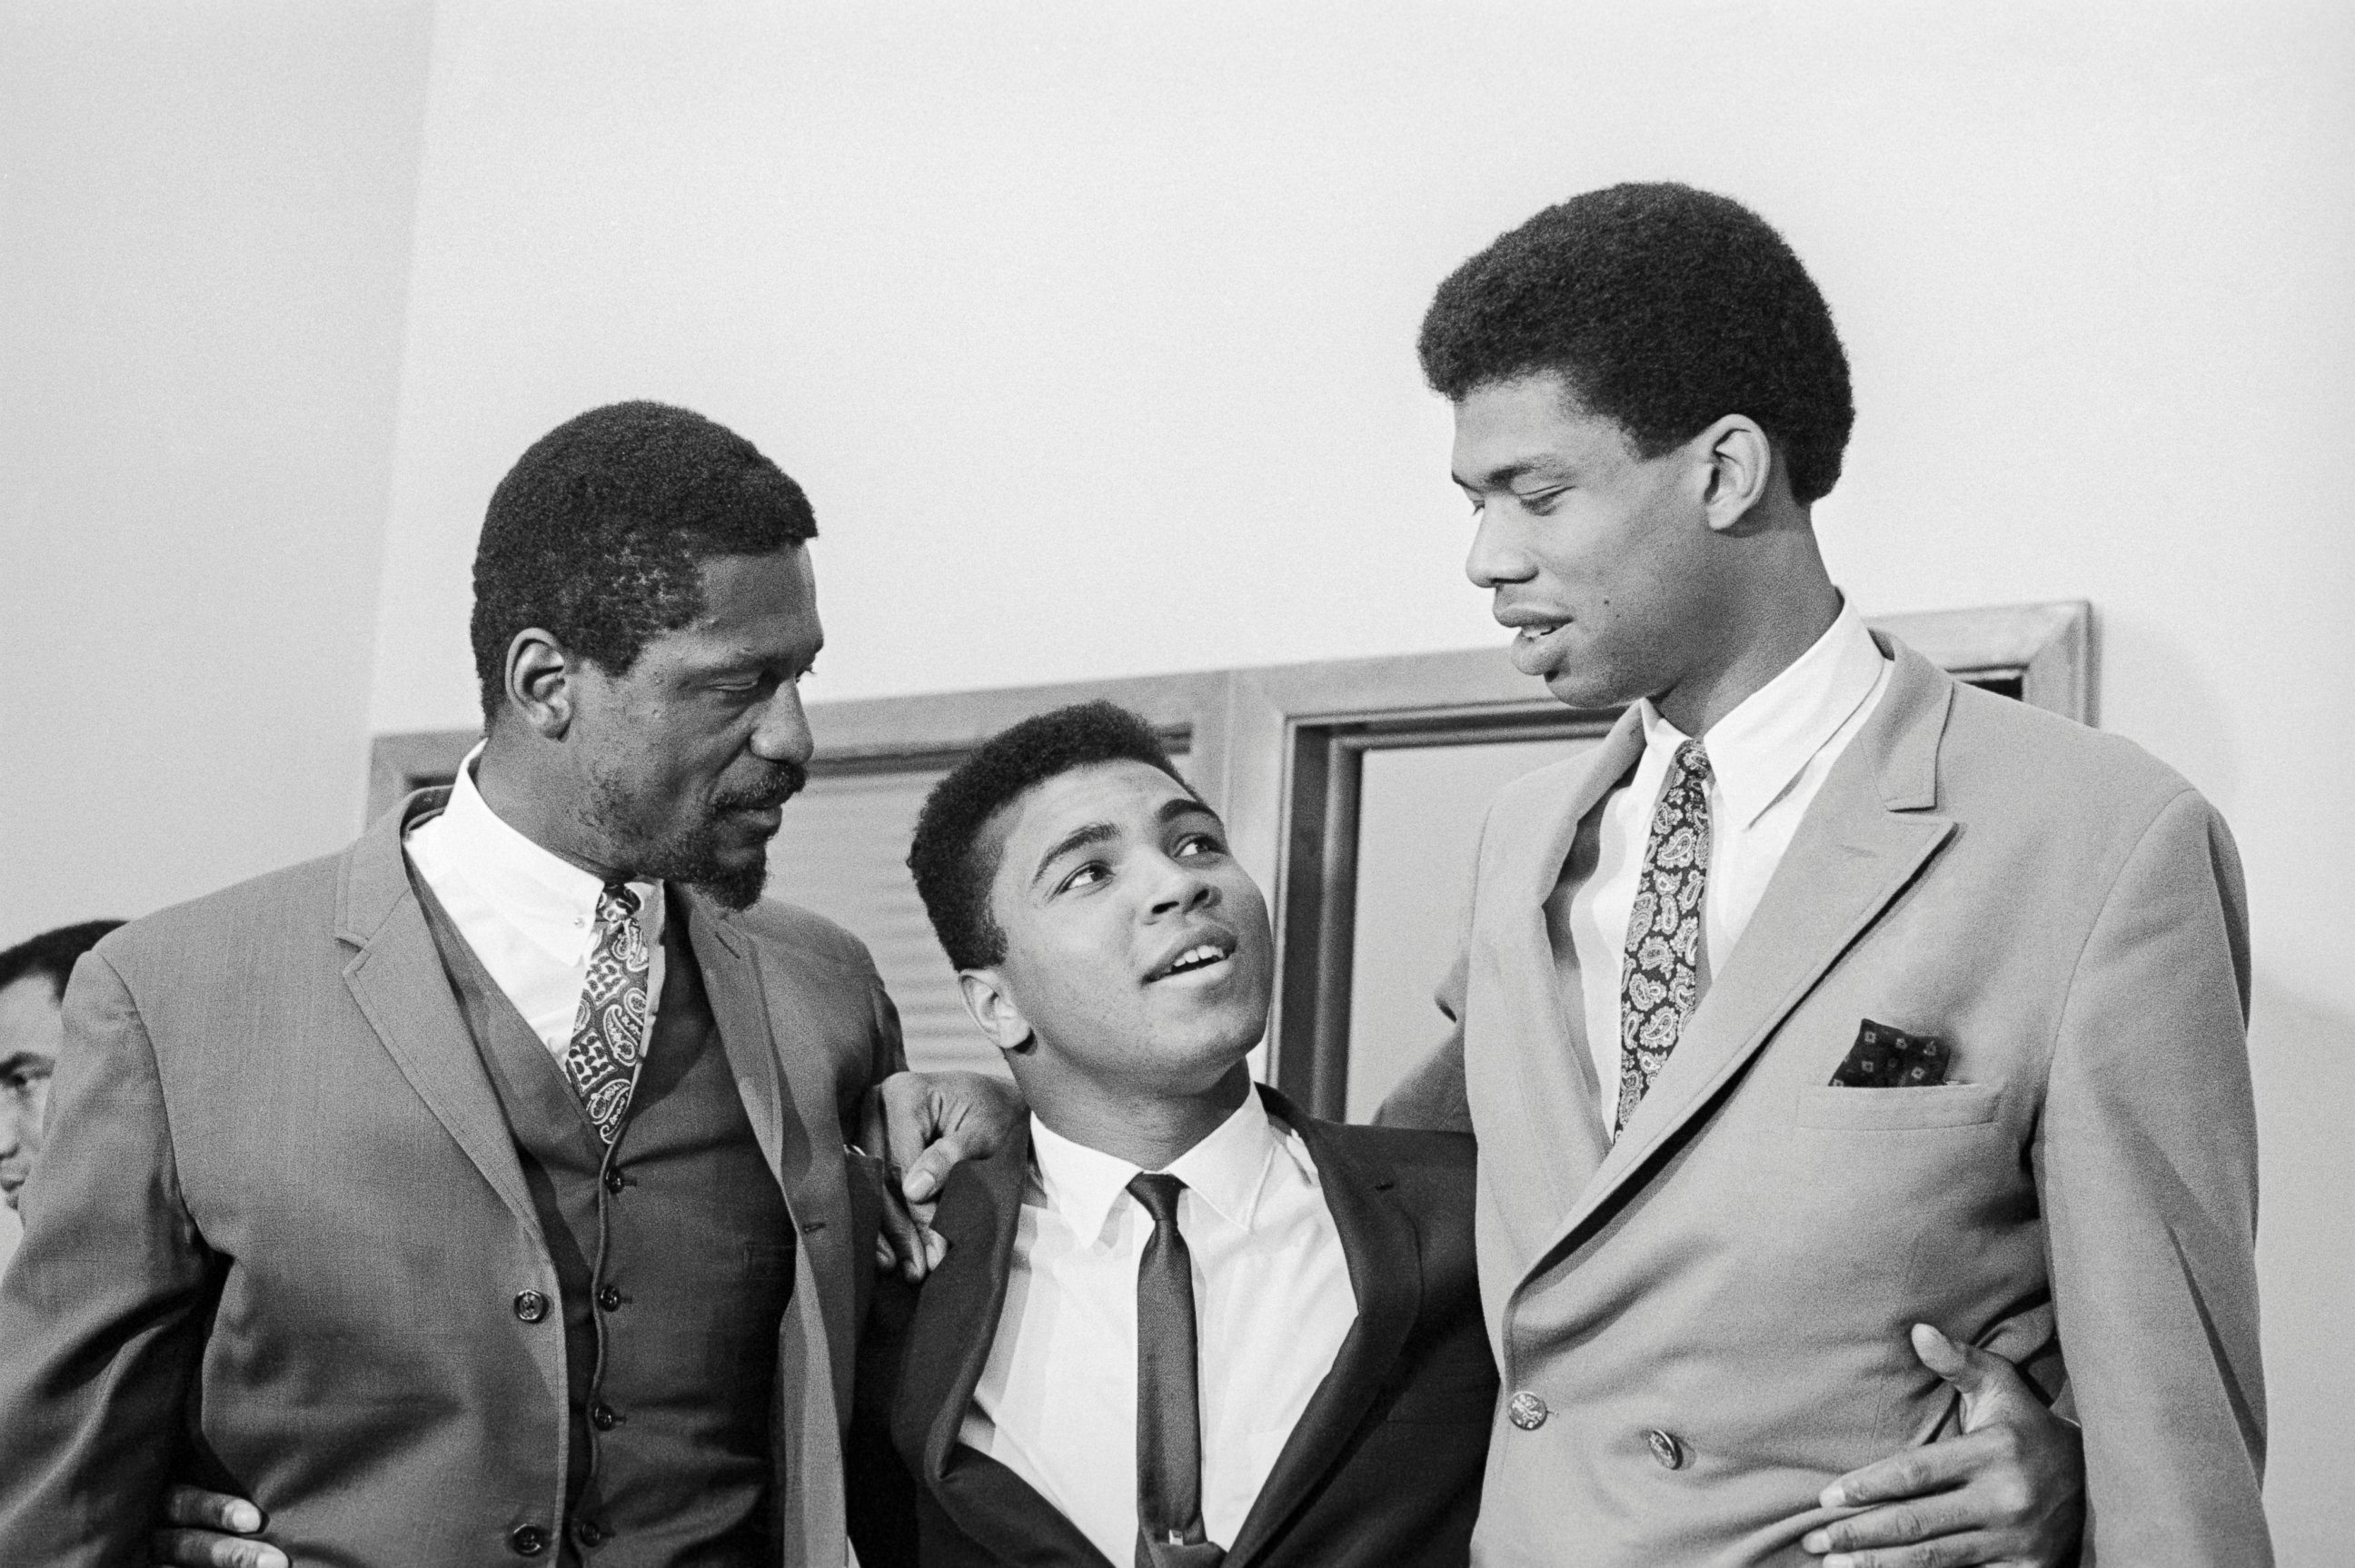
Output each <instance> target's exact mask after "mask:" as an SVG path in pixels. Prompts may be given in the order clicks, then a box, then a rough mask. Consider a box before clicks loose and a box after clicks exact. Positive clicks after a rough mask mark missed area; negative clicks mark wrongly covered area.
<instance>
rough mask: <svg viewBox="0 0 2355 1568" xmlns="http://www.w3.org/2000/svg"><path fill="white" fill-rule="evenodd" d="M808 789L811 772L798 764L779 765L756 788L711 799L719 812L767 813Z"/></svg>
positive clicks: (744, 786)
mask: <svg viewBox="0 0 2355 1568" xmlns="http://www.w3.org/2000/svg"><path fill="white" fill-rule="evenodd" d="M808 787H809V770H808V769H807V768H805V767H804V766H802V765H801V764H800V763H773V764H772V765H771V768H770V771H769V773H767V775H766V776H765V777H763V778H762V780H761V781H760V782H758V783H757V784H737V785H735V786H733V787H732V788H729V789H724V790H722V791H720V792H719V794H718V795H713V796H712V797H711V804H712V806H713V808H714V809H715V810H719V811H766V810H769V809H770V808H772V807H774V806H780V805H784V804H785V802H787V801H789V800H791V799H793V798H794V796H795V795H799V794H801V793H802V791H803V790H805V789H806V788H808Z"/></svg>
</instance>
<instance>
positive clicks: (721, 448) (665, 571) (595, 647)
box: [472, 402, 817, 720]
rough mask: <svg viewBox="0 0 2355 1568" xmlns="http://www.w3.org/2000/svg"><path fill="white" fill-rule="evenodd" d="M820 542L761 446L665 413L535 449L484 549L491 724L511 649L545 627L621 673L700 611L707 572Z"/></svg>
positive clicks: (683, 414)
mask: <svg viewBox="0 0 2355 1568" xmlns="http://www.w3.org/2000/svg"><path fill="white" fill-rule="evenodd" d="M816 537H817V517H816V516H815V514H814V513H813V512H812V511H811V510H810V504H809V497H807V496H805V495H803V494H802V487H801V486H800V485H796V484H794V482H793V480H792V479H791V478H789V477H788V476H787V475H785V473H784V471H783V470H782V469H780V468H779V467H778V466H777V465H776V464H773V463H772V462H770V461H769V460H768V459H767V458H766V457H763V456H762V455H761V452H760V449H759V448H758V447H755V446H754V445H753V444H752V443H751V442H749V441H747V440H745V439H744V438H743V437H742V436H741V435H738V434H737V433H736V432H733V431H731V430H729V429H728V428H727V427H725V426H724V425H719V424H715V423H714V422H712V421H710V420H708V419H705V418H704V417H703V416H702V415H701V414H698V413H693V412H690V411H687V410H686V409H679V408H673V407H671V406H670V405H668V404H666V403H652V402H630V403H613V404H609V405H608V406H606V407H604V408H602V409H591V410H590V411H588V412H587V413H585V414H581V415H579V416H578V417H576V418H573V419H569V420H567V421H564V422H563V423H562V424H560V425H558V426H557V427H556V428H555V429H554V430H552V431H549V432H548V433H547V434H546V435H544V436H541V437H540V438H539V439H538V441H536V442H534V443H531V446H530V448H529V450H527V451H526V452H525V453H524V454H523V456H521V457H520V458H518V459H517V460H516V465H515V466H514V467H513V468H510V469H509V470H507V475H506V478H504V479H502V480H500V481H499V487H498V488H497V489H496V491H494V492H492V495H491V505H490V509H489V511H488V512H487V513H486V514H485V517H484V518H483V537H482V542H481V543H480V544H479V545H478V546H477V547H476V549H475V551H474V622H473V626H472V633H473V639H474V675H475V677H476V679H477V680H479V681H480V682H481V684H482V691H483V715H484V718H485V720H494V719H496V716H497V714H498V711H499V709H500V708H501V706H502V704H503V699H504V696H505V692H506V657H507V646H508V645H509V644H510V643H512V642H513V641H514V640H515V636H516V634H517V633H518V632H521V631H523V630H525V629H526V628H527V627H532V626H538V627H540V628H542V629H544V630H546V631H547V632H549V634H550V635H553V636H554V637H555V638H556V639H557V641H559V643H561V644H562V645H564V647H565V649H566V650H567V651H568V652H570V653H572V654H574V655H577V656H580V657H581V658H585V659H587V660H589V661H590V662H591V663H592V664H594V665H596V666H597V667H599V668H600V669H602V670H604V671H606V672H607V673H608V674H612V675H626V674H628V673H629V670H630V667H631V666H633V665H634V664H635V663H637V659H638V655H639V654H640V653H642V652H643V651H645V645H646V644H647V643H649V642H651V641H653V640H654V639H655V638H656V637H659V636H661V635H664V634H666V633H668V632H675V631H677V630H678V629H679V628H680V627H681V626H684V625H686V624H688V623H689V622H691V621H693V620H694V619H695V618H696V617H697V616H698V615H700V614H701V613H703V590H702V583H701V581H700V578H699V576H698V573H699V571H700V569H701V563H702V562H703V561H705V560H709V559H710V558H711V557H714V556H724V555H770V554H773V553H774V552H776V551H778V550H780V549H787V548H789V547H791V546H794V545H798V544H801V543H803V542H804V541H805V540H808V539H815V538H816Z"/></svg>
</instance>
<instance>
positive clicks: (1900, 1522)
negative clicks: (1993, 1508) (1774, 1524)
mask: <svg viewBox="0 0 2355 1568" xmlns="http://www.w3.org/2000/svg"><path fill="white" fill-rule="evenodd" d="M1982 1522H1983V1520H1980V1519H1979V1517H1978V1510H1977V1509H1973V1508H1970V1507H1968V1506H1966V1504H1964V1503H1963V1502H1962V1501H1960V1500H1959V1499H1952V1498H1948V1497H1936V1498H1922V1499H1915V1500H1913V1501H1910V1502H1901V1503H1890V1504H1887V1505H1885V1506H1883V1507H1881V1508H1876V1509H1867V1510H1866V1511H1864V1512H1863V1513H1859V1514H1852V1515H1850V1516H1849V1518H1847V1519H1843V1520H1834V1521H1833V1522H1832V1523H1830V1524H1828V1525H1824V1526H1822V1527H1821V1528H1819V1529H1816V1530H1811V1531H1807V1533H1806V1536H1805V1537H1804V1538H1802V1539H1801V1541H1800V1542H1799V1544H1800V1545H1801V1546H1803V1547H1805V1548H1806V1549H1807V1550H1808V1551H1809V1552H1860V1551H1866V1550H1870V1549H1877V1548H1888V1547H1899V1546H1928V1545H1935V1544H1939V1543H1941V1542H1945V1541H1955V1540H1960V1539H1964V1538H1965V1537H1966V1536H1967V1535H1969V1534H1972V1533H1975V1527H1977V1525H1979V1524H1980V1523H1982Z"/></svg>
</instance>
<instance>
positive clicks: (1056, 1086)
mask: <svg viewBox="0 0 2355 1568" xmlns="http://www.w3.org/2000/svg"><path fill="white" fill-rule="evenodd" d="M1029 1065H1030V1064H1029V1063H1027V1062H1026V1063H1021V1064H1019V1065H1018V1067H1017V1070H1016V1072H1015V1078H1016V1080H1017V1082H1018V1083H1019V1084H1020V1086H1021V1089H1022V1093H1023V1096H1024V1098H1026V1099H1028V1101H1029V1102H1030V1109H1031V1111H1032V1112H1033V1113H1034V1114H1035V1115H1037V1116H1038V1118H1039V1120H1040V1121H1041V1122H1043V1123H1045V1124H1046V1125H1048V1126H1049V1127H1050V1128H1051V1129H1052V1130H1053V1131H1054V1132H1055V1133H1056V1135H1057V1136H1061V1137H1067V1138H1069V1139H1071V1141H1072V1142H1073V1143H1075V1144H1078V1145H1080V1146H1082V1147H1085V1148H1092V1149H1094V1150H1095V1151H1096V1152H1097V1153H1098V1154H1108V1155H1110V1156H1112V1157H1114V1159H1119V1160H1125V1161H1126V1162H1128V1163H1129V1164H1130V1165H1133V1166H1135V1167H1137V1168H1139V1169H1141V1170H1167V1169H1168V1168H1169V1167H1170V1166H1171V1165H1173V1164H1175V1163H1176V1162H1177V1160H1178V1158H1179V1157H1182V1156H1183V1155H1184V1154H1185V1153H1186V1152H1187V1151H1188V1149H1190V1148H1192V1147H1194V1146H1195V1145H1196V1144H1199V1143H1200V1142H1201V1141H1202V1140H1203V1139H1204V1138H1206V1137H1209V1136H1210V1135H1211V1134H1212V1133H1214V1132H1217V1131H1218V1130H1219V1128H1220V1125H1223V1124H1224V1123H1225V1121H1226V1119H1227V1118H1228V1117H1229V1116H1231V1115H1234V1114H1235V1110H1236V1107H1238V1106H1240V1105H1241V1104H1242V1103H1243V1100H1244V1098H1245V1097H1246V1096H1248V1095H1249V1094H1250V1093H1251V1070H1250V1069H1249V1068H1248V1067H1246V1066H1245V1065H1244V1064H1243V1063H1242V1062H1240V1061H1238V1062H1236V1063H1235V1064H1234V1065H1233V1066H1231V1067H1230V1068H1229V1069H1228V1070H1227V1071H1226V1072H1225V1073H1224V1074H1223V1075H1221V1076H1220V1078H1219V1079H1218V1081H1217V1082H1216V1083H1212V1084H1210V1085H1209V1087H1207V1088H1205V1089H1201V1090H1199V1091H1195V1092H1191V1093H1183V1092H1181V1093H1171V1092H1169V1091H1168V1090H1167V1089H1160V1088H1154V1089H1142V1090H1127V1091H1123V1090H1120V1089H1114V1090H1113V1091H1111V1092H1109V1093H1106V1092H1103V1091H1102V1090H1100V1089H1099V1088H1098V1086H1096V1085H1093V1084H1087V1083H1075V1082H1072V1081H1071V1079H1069V1078H1066V1077H1064V1075H1062V1074H1060V1073H1040V1072H1025V1071H1023V1068H1024V1067H1027V1066H1029ZM1041 1078H1054V1079H1060V1080H1061V1081H1060V1082H1055V1083H1039V1079H1041Z"/></svg>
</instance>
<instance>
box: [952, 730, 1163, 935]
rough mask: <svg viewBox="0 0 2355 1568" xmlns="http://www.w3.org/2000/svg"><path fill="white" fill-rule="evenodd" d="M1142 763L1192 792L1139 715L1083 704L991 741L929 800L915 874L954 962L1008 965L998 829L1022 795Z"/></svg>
mask: <svg viewBox="0 0 2355 1568" xmlns="http://www.w3.org/2000/svg"><path fill="white" fill-rule="evenodd" d="M1118 762H1132V763H1145V764H1146V766H1148V767H1155V768H1159V769H1160V770H1161V771H1162V772H1163V773H1167V774H1168V775H1169V776H1170V777H1171V778H1173V779H1176V780H1177V783H1178V784H1180V785H1183V786H1184V787H1185V789H1186V791H1187V793H1188V794H1189V795H1190V794H1192V793H1193V787H1194V786H1193V785H1191V784H1187V783H1186V779H1185V776H1184V775H1183V774H1181V773H1178V771H1177V763H1173V762H1171V761H1170V760H1169V752H1168V749H1167V747H1165V746H1163V745H1162V743H1161V738H1160V737H1159V736H1157V735H1156V734H1155V733H1154V732H1153V726H1152V725H1150V724H1148V723H1146V721H1145V720H1143V719H1142V718H1140V717H1138V716H1137V715H1136V714H1135V713H1132V712H1130V711H1129V710H1128V709H1125V708H1122V707H1120V706H1118V705H1117V704H1115V703H1111V702H1103V701H1097V702H1082V703H1075V704H1073V705H1072V706H1071V707H1069V708H1058V709H1054V710H1053V711H1052V712H1049V713H1040V714H1038V715H1036V716H1035V717H1032V718H1029V719H1025V720H1022V721H1021V722H1020V723H1019V724H1016V725H1014V726H1012V727H1011V728H1009V729H1006V730H1001V731H998V732H997V733H996V734H995V735H993V736H991V737H990V738H989V739H988V740H986V741H983V742H982V743H981V746H980V747H979V749H978V750H976V751H975V752H974V753H973V755H971V756H969V757H967V758H966V759H965V760H964V762H962V763H958V764H957V765H956V767H955V768H954V770H953V771H952V772H951V773H949V775H948V776H947V777H946V778H943V780H941V782H940V783H938V784H934V785H933V786H932V794H930V795H926V796H925V797H924V809H923V811H922V814H921V815H920V816H918V817H917V818H916V837H915V840H914V842H913V843H912V844H911V845H910V846H909V848H908V869H909V870H910V871H911V872H913V873H914V874H915V878H916V893H917V896H918V897H920V898H922V900H923V901H924V912H925V914H927V915H929V916H931V917H932V932H933V933H934V934H935V935H937V936H938V937H939V938H940V939H941V947H942V949H943V951H944V952H946V953H947V954H948V955H949V962H950V963H951V964H953V965H956V967H958V968H959V969H978V968H982V967H985V966H986V965H991V964H997V963H1002V962H1004V960H1005V958H1006V933H1005V932H1004V931H1003V930H1001V929H1000V928H999V926H998V923H997V921H996V917H995V916H994V915H992V914H991V913H990V909H989V889H990V884H991V883H993V882H995V881H996V880H997V861H998V851H999V850H1000V849H1001V848H1003V842H1002V840H996V839H994V838H993V837H992V836H991V834H990V833H989V827H990V824H991V823H992V822H993V821H994V820H995V819H996V816H997V815H998V813H1000V812H1002V811H1004V810H1005V809H1006V808H1007V806H1009V805H1013V804H1014V803H1015V802H1016V801H1018V800H1019V799H1020V798H1021V797H1022V796H1023V795H1026V794H1028V793H1029V792H1030V791H1031V790H1033V789H1036V788H1037V787H1038V786H1039V785H1040V784H1045V783H1046V782H1047V781H1048V780H1050V779H1053V778H1060V776H1062V775H1063V774H1065V773H1070V772H1071V770H1072V769H1074V768H1085V767H1092V766H1094V765H1095V764H1097V763H1118Z"/></svg>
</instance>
